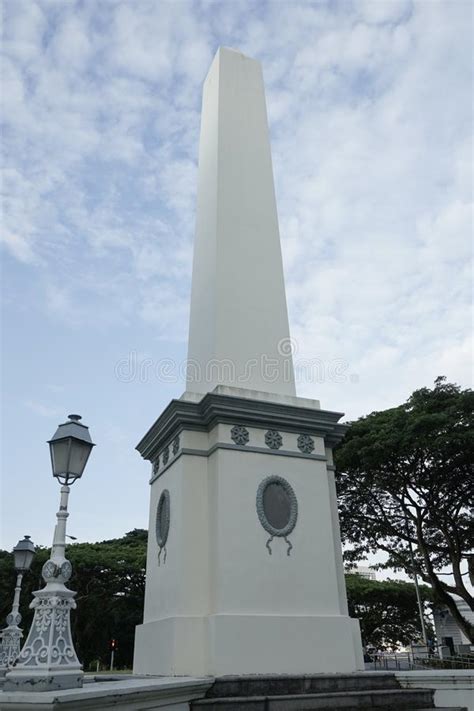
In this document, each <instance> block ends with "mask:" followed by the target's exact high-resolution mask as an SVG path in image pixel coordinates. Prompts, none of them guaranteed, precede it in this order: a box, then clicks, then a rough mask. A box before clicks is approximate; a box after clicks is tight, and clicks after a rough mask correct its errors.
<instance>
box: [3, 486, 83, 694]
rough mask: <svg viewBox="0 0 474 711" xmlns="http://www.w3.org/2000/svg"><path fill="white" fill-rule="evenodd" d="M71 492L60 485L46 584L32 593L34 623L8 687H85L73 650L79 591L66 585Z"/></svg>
mask: <svg viewBox="0 0 474 711" xmlns="http://www.w3.org/2000/svg"><path fill="white" fill-rule="evenodd" d="M69 491H70V489H69V486H66V485H63V486H62V487H61V503H60V506H59V511H58V512H57V514H56V518H57V524H56V529H55V533H54V541H53V547H52V549H51V557H50V559H49V560H48V561H46V563H45V564H44V565H43V569H42V576H43V580H44V581H45V583H46V587H44V588H43V589H42V590H38V591H36V592H35V593H33V596H34V599H33V602H32V603H31V605H30V607H31V608H32V609H33V610H34V611H35V614H34V618H33V623H32V625H31V628H30V631H29V634H28V637H27V639H26V642H25V644H24V645H23V647H22V649H21V652H20V653H19V654H18V656H17V658H16V661H15V662H14V663H13V665H12V668H11V671H10V672H8V674H7V676H6V682H5V687H4V688H5V690H9V691H12V690H16V689H21V688H25V689H26V688H34V690H35V691H42V690H44V689H48V690H50V689H57V688H70V687H78V686H82V677H83V672H82V667H81V664H80V662H79V659H78V658H77V655H76V652H75V650H74V644H73V641H72V636H71V625H70V612H71V610H74V609H75V608H76V602H75V600H74V597H75V595H76V593H75V592H73V591H72V590H69V589H68V588H67V587H66V586H65V584H64V583H65V582H67V580H69V578H70V577H71V574H72V565H71V563H70V562H69V561H68V560H66V558H65V556H64V549H65V537H66V520H67V518H68V516H69V514H68V511H67V503H68V497H69ZM25 671H27V672H28V674H27V675H25ZM65 671H67V672H68V674H67V676H66V675H64V672H65Z"/></svg>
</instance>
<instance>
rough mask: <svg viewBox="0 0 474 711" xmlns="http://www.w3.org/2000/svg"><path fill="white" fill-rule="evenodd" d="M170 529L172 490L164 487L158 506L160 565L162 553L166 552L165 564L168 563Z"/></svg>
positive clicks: (157, 540) (157, 531)
mask: <svg viewBox="0 0 474 711" xmlns="http://www.w3.org/2000/svg"><path fill="white" fill-rule="evenodd" d="M169 530H170V492H169V491H168V489H164V490H163V491H162V492H161V496H160V498H159V501H158V506H157V507H156V529H155V532H156V542H157V543H158V548H159V549H160V550H159V552H158V565H161V553H162V552H163V553H164V556H163V564H164V563H166V541H167V540H168V534H169Z"/></svg>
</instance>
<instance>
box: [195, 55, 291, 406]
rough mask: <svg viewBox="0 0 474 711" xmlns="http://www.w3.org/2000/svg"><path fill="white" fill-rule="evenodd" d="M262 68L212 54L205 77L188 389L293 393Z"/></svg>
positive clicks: (239, 58) (248, 61)
mask: <svg viewBox="0 0 474 711" xmlns="http://www.w3.org/2000/svg"><path fill="white" fill-rule="evenodd" d="M289 335H290V332H289V327H288V315H287V308H286V297H285V284H284V279H283V267H282V260H281V248H280V235H279V231H278V217H277V209H276V203H275V190H274V187H273V172H272V158H271V152H270V140H269V134H268V124H267V112H266V106H265V92H264V85H263V77H262V69H261V65H260V63H259V62H257V61H256V60H255V59H250V58H249V57H245V56H244V55H243V54H241V53H240V52H236V51H234V50H232V49H224V48H221V49H219V51H218V52H217V54H216V56H215V58H214V61H213V63H212V65H211V68H210V70H209V73H208V75H207V78H206V81H205V83H204V90H203V101H202V117H201V140H200V146H199V180H198V201H197V219H196V239H195V246H194V265H193V286H192V295H191V318H190V325H189V345H188V378H187V389H188V390H189V391H194V392H201V393H204V392H208V391H210V390H212V389H213V388H214V387H215V386H216V385H232V386H236V387H242V388H247V389H250V390H261V391H265V392H272V393H279V394H282V395H295V394H296V393H295V382H294V374H293V364H292V360H291V352H290V350H291V349H290V342H289Z"/></svg>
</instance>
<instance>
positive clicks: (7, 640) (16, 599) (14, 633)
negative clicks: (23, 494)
mask: <svg viewBox="0 0 474 711" xmlns="http://www.w3.org/2000/svg"><path fill="white" fill-rule="evenodd" d="M34 555H35V546H34V543H33V541H31V540H30V536H25V537H24V538H23V540H21V541H18V543H17V544H16V546H15V548H14V549H13V561H14V565H15V570H16V574H17V577H16V586H15V594H14V596H13V605H12V610H11V612H10V613H9V614H8V615H7V619H6V622H7V627H5V629H4V630H2V632H1V645H0V676H4V674H5V673H6V671H7V669H8V667H9V666H11V665H12V664H13V662H14V661H15V659H16V658H17V656H18V655H19V653H20V640H21V638H22V637H23V632H22V631H21V629H20V624H21V615H20V612H19V608H20V593H21V583H22V581H23V576H24V574H25V573H26V572H27V571H28V570H29V569H30V566H31V563H32V561H33V558H34Z"/></svg>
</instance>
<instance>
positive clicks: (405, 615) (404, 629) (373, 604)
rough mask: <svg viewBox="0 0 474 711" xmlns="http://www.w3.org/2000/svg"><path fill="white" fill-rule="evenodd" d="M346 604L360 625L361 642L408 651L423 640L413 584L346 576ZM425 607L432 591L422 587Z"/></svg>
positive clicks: (421, 591)
mask: <svg viewBox="0 0 474 711" xmlns="http://www.w3.org/2000/svg"><path fill="white" fill-rule="evenodd" d="M346 587H347V602H348V606H349V614H350V616H351V617H357V618H358V619H359V622H360V631H361V634H362V642H363V644H364V645H365V646H370V647H375V648H376V649H378V650H382V651H383V650H386V649H389V648H391V649H398V648H399V647H400V646H403V647H407V646H408V645H409V644H410V643H411V642H414V641H418V640H420V639H421V638H422V632H421V623H420V617H419V611H418V603H417V599H416V592H415V586H414V585H413V584H412V583H405V582H399V581H394V580H383V581H378V580H368V579H366V578H364V577H363V576H361V575H354V574H348V575H346ZM420 596H421V598H422V600H423V602H424V603H427V602H430V601H431V598H432V595H431V590H430V588H429V587H427V586H426V585H421V586H420Z"/></svg>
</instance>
